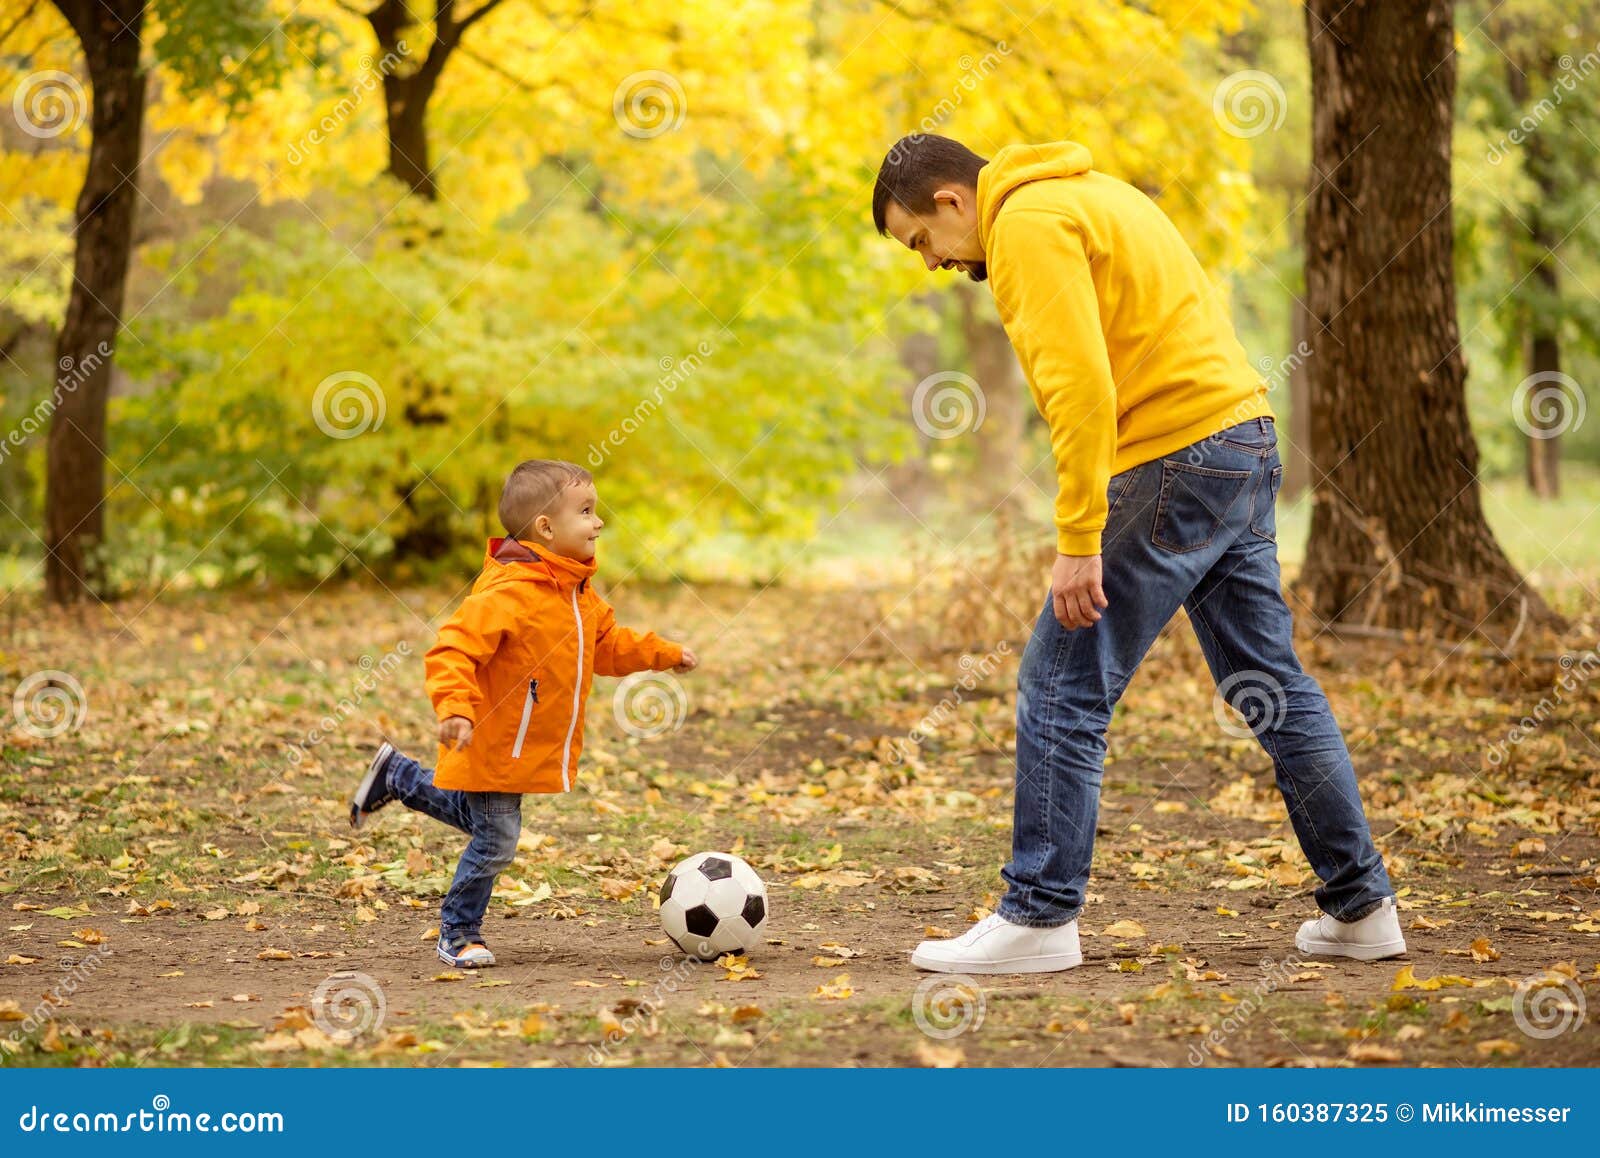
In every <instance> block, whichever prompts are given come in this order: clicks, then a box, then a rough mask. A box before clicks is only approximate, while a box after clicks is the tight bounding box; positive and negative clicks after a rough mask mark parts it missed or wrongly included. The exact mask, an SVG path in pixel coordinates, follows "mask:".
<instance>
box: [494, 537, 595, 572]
mask: <svg viewBox="0 0 1600 1158" xmlns="http://www.w3.org/2000/svg"><path fill="white" fill-rule="evenodd" d="M487 556H488V559H487V560H486V561H488V560H492V561H494V562H496V563H543V564H545V565H546V566H547V567H549V568H550V570H551V571H553V572H554V573H555V574H556V576H557V577H558V578H568V579H571V580H573V581H575V582H578V583H582V582H583V581H584V580H585V579H588V578H589V577H590V576H592V575H593V574H594V573H595V572H596V571H597V570H599V564H598V563H596V562H595V560H593V559H589V560H588V561H584V560H581V559H569V558H567V557H566V556H565V555H557V554H556V553H555V552H554V551H546V550H544V549H543V548H540V547H536V546H534V545H533V544H530V543H524V542H523V541H522V540H520V539H512V538H509V537H508V538H503V539H502V538H493V539H490V540H489V549H488V551H487Z"/></svg>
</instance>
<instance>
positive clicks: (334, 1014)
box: [311, 972, 389, 1045]
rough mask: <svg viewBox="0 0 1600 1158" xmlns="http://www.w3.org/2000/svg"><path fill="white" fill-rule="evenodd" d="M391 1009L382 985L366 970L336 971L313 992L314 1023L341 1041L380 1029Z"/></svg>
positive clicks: (350, 1040) (312, 1010)
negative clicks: (361, 971) (363, 971)
mask: <svg viewBox="0 0 1600 1158" xmlns="http://www.w3.org/2000/svg"><path fill="white" fill-rule="evenodd" d="M388 1013H389V1002H388V999H387V998H386V997H384V994H383V986H382V985H380V984H378V982H377V980H376V979H375V978H374V977H372V976H370V975H369V974H366V973H356V972H340V973H334V974H332V975H331V976H329V977H327V978H325V979H324V980H323V982H322V984H320V985H318V986H317V988H316V991H315V992H313V993H312V994H311V1022H312V1024H313V1025H315V1026H316V1027H317V1028H318V1029H320V1030H321V1031H322V1032H323V1033H325V1034H327V1035H328V1037H329V1038H331V1039H332V1040H333V1041H334V1042H335V1043H336V1044H338V1045H349V1044H350V1043H351V1042H353V1041H355V1040H356V1039H357V1038H360V1037H364V1036H366V1035H367V1034H371V1033H377V1032H378V1031H379V1030H380V1029H382V1028H383V1020H384V1018H385V1017H387V1016H388Z"/></svg>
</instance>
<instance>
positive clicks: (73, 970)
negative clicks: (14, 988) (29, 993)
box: [11, 945, 112, 1046]
mask: <svg viewBox="0 0 1600 1158" xmlns="http://www.w3.org/2000/svg"><path fill="white" fill-rule="evenodd" d="M111 955H112V953H111V946H110V945H98V946H96V947H95V948H94V949H92V950H90V951H89V952H88V953H85V954H84V955H83V956H82V957H79V958H78V959H77V960H76V961H69V960H67V959H65V958H63V959H62V960H61V962H60V965H61V971H62V972H63V973H65V974H66V976H65V977H63V978H62V979H61V980H59V981H57V982H56V983H55V984H54V985H52V986H51V987H50V989H49V991H48V992H47V993H46V994H45V995H44V996H43V997H41V998H40V999H39V1004H38V1005H35V1006H34V1007H33V1009H32V1010H30V1011H29V1013H28V1016H27V1017H25V1018H23V1019H22V1020H21V1021H20V1022H18V1023H17V1027H16V1028H15V1029H13V1030H12V1031H11V1044H12V1046H17V1045H20V1044H21V1042H22V1039H23V1038H25V1037H28V1036H30V1035H31V1034H33V1033H34V1032H35V1031H36V1030H37V1029H39V1028H40V1027H41V1026H43V1025H44V1024H45V1023H47V1022H50V1021H54V1020H55V1016H56V1010H57V1009H59V1008H60V1007H61V1006H63V1005H65V1004H67V1002H68V1001H69V1000H70V999H71V997H72V995H73V994H74V993H76V992H77V991H78V989H79V987H80V986H82V985H84V984H86V983H87V982H88V980H89V978H90V977H92V976H94V974H95V973H96V972H97V971H98V970H99V968H100V966H101V965H103V964H105V961H106V958H108V957H110V956H111Z"/></svg>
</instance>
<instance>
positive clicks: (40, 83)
mask: <svg viewBox="0 0 1600 1158" xmlns="http://www.w3.org/2000/svg"><path fill="white" fill-rule="evenodd" d="M11 112H12V115H14V116H15V117H16V118H17V125H18V127H20V128H21V129H22V131H23V132H25V133H27V134H28V136H30V137H38V138H39V139H40V140H48V139H49V138H51V137H59V136H63V135H65V134H67V133H70V132H72V131H73V130H74V129H76V128H77V127H78V126H79V125H81V124H83V122H84V121H85V120H86V119H87V118H88V116H89V98H88V97H87V96H86V95H85V94H84V91H83V85H81V84H79V83H78V78H77V77H75V76H73V75H72V74H71V73H67V72H59V71H57V70H55V69H49V70H46V71H44V72H36V73H33V74H31V75H29V76H25V77H23V78H22V83H21V84H19V85H17V91H16V92H15V93H14V94H13V95H12V97H11Z"/></svg>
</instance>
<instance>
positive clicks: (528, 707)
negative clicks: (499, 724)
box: [511, 679, 539, 760]
mask: <svg viewBox="0 0 1600 1158" xmlns="http://www.w3.org/2000/svg"><path fill="white" fill-rule="evenodd" d="M538 682H539V681H538V680H533V679H530V680H529V681H528V695H527V697H526V698H525V699H524V700H523V701H522V725H521V727H519V728H518V729H517V742H516V743H515V744H513V745H512V746H511V758H512V759H513V760H515V759H517V758H519V757H520V756H521V755H522V741H523V739H524V737H526V736H527V734H528V721H529V720H530V719H532V718H533V704H534V699H533V689H534V688H535V687H536V686H537V685H538Z"/></svg>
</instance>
